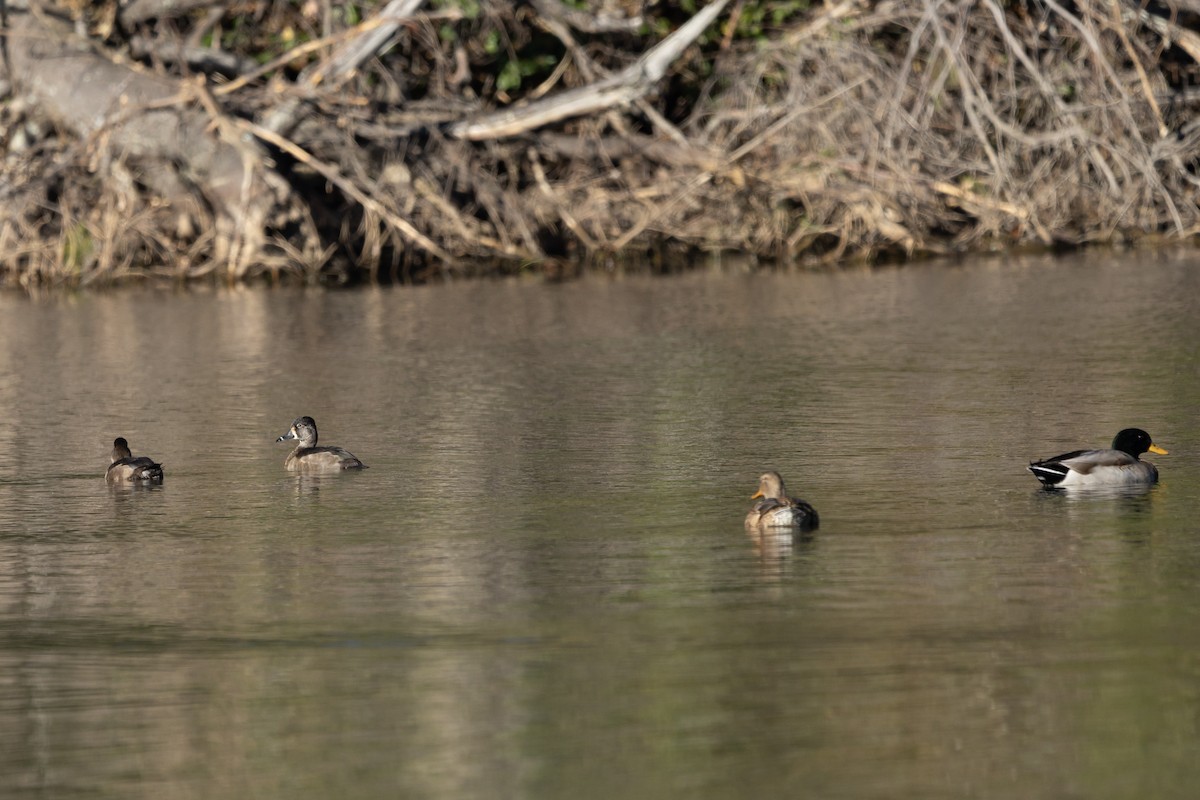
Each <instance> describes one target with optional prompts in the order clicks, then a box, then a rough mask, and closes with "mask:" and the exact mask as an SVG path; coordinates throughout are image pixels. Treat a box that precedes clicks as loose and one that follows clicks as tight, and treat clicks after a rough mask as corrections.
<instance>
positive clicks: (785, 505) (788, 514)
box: [746, 472, 820, 530]
mask: <svg viewBox="0 0 1200 800" xmlns="http://www.w3.org/2000/svg"><path fill="white" fill-rule="evenodd" d="M759 498H761V499H759ZM750 499H751V500H758V502H757V503H755V504H754V505H753V506H752V507H751V508H750V511H749V513H747V514H746V527H748V528H784V527H794V528H800V529H802V530H812V529H813V528H815V527H817V525H818V524H819V523H820V517H818V516H817V510H816V509H815V508H813V507H812V506H810V505H809V504H808V503H806V502H804V501H803V500H800V499H798V498H795V497H788V495H787V488H786V487H785V486H784V485H783V478H782V477H781V476H780V475H779V473H778V472H764V473H763V474H762V475H760V476H758V491H757V492H755V493H754V494H753V495H751V497H750Z"/></svg>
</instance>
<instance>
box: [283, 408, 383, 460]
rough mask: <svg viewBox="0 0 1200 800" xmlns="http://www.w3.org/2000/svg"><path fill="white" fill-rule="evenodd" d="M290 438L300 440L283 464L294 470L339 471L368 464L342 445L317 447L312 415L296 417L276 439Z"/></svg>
mask: <svg viewBox="0 0 1200 800" xmlns="http://www.w3.org/2000/svg"><path fill="white" fill-rule="evenodd" d="M289 439H297V440H299V444H297V445H296V449H295V450H293V451H292V452H291V453H288V457H287V458H286V459H285V460H284V462H283V466H284V467H285V468H286V469H289V470H291V471H292V472H338V471H339V470H343V469H365V468H366V466H367V465H366V464H364V463H362V462H361V461H359V460H358V459H357V458H355V457H354V455H353V454H352V453H350V452H348V451H346V450H343V449H342V448H340V447H317V423H316V422H315V421H314V420H313V418H312V417H296V420H295V421H294V422H293V423H292V427H291V428H289V429H288V432H287V433H285V434H283V435H282V436H280V437H279V438H278V439H276V440H275V441H276V442H285V441H287V440H289Z"/></svg>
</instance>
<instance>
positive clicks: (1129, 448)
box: [1029, 428, 1167, 489]
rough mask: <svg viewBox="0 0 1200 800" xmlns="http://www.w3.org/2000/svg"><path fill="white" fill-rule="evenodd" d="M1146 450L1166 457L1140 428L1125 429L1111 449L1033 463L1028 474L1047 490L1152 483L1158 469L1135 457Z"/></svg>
mask: <svg viewBox="0 0 1200 800" xmlns="http://www.w3.org/2000/svg"><path fill="white" fill-rule="evenodd" d="M1147 451H1149V452H1151V453H1158V454H1159V455H1163V456H1165V455H1166V454H1167V451H1166V450H1164V449H1162V448H1161V447H1159V446H1158V445H1156V444H1154V442H1153V441H1151V440H1150V434H1148V433H1146V432H1145V431H1144V430H1142V429H1141V428H1126V429H1125V430H1123V431H1121V432H1120V433H1118V434H1117V436H1116V438H1115V439H1113V443H1112V447H1111V448H1110V449H1107V450H1074V451H1072V452H1070V453H1063V454H1062V455H1061V456H1054V457H1053V458H1047V459H1045V460H1043V461H1033V462H1030V464H1029V471H1030V472H1032V473H1033V475H1034V477H1035V478H1037V479H1038V480H1039V481H1041V482H1042V485H1043V486H1045V487H1046V488H1047V489H1065V488H1069V487H1073V486H1079V487H1088V486H1136V485H1144V484H1151V483H1154V482H1155V481H1157V480H1158V469H1157V468H1155V466H1154V465H1153V464H1151V463H1150V462H1149V461H1142V460H1141V459H1139V458H1138V456H1140V455H1141V454H1142V453H1145V452H1147Z"/></svg>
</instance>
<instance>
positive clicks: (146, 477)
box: [104, 436, 163, 483]
mask: <svg viewBox="0 0 1200 800" xmlns="http://www.w3.org/2000/svg"><path fill="white" fill-rule="evenodd" d="M162 479H163V468H162V464H158V463H156V462H155V461H153V460H151V459H149V458H146V457H145V456H139V457H137V458H134V457H133V453H131V452H129V442H127V441H125V438H124V437H121V436H118V437H117V438H116V439H114V440H113V449H112V463H111V464H109V465H108V469H107V470H105V472H104V480H106V481H108V482H109V483H162Z"/></svg>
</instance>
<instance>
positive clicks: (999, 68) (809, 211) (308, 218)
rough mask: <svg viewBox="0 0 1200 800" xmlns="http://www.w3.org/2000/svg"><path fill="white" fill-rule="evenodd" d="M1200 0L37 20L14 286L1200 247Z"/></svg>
mask: <svg viewBox="0 0 1200 800" xmlns="http://www.w3.org/2000/svg"><path fill="white" fill-rule="evenodd" d="M1175 3H1176V5H1174V6H1172V7H1165V6H1164V7H1162V8H1159V7H1157V6H1152V5H1151V6H1147V5H1144V4H1141V3H1137V2H1130V1H1129V0H1110V2H1108V3H1103V4H1101V3H1093V2H1077V3H1073V4H1068V3H1060V2H1056V1H1055V0H1024V1H1023V2H1022V1H1021V0H1013V1H1012V2H1002V1H1001V0H943V1H941V2H939V0H891V1H888V0H884V2H874V3H872V2H866V1H865V0H842V2H836V0H830V2H829V3H827V4H825V5H813V6H811V7H810V6H808V5H807V4H805V3H798V2H793V1H786V2H785V0H762V1H761V2H755V0H738V1H737V2H733V3H729V2H728V0H717V2H714V3H712V4H710V6H709V7H707V8H706V9H704V10H703V11H702V12H701V15H703V14H706V13H707V14H710V15H711V18H712V19H714V20H715V22H712V23H711V24H709V18H701V19H695V18H693V17H692V15H691V14H688V13H684V12H683V11H680V10H678V9H677V8H667V7H666V5H665V4H660V5H655V6H651V7H650V8H648V9H640V8H634V9H630V8H628V7H627V5H628V4H626V5H624V6H623V5H620V4H611V3H605V2H599V0H597V2H593V3H589V4H587V7H586V8H582V9H581V8H579V7H576V6H567V5H564V4H562V3H561V2H560V1H559V0H531V1H530V2H525V3H517V4H509V3H500V2H495V0H457V2H455V1H454V0H445V1H444V2H441V3H429V4H424V3H422V2H420V0H392V2H387V3H383V2H376V3H359V4H333V3H331V2H330V0H306V2H303V3H291V2H282V0H246V2H241V3H236V4H229V3H216V2H208V1H206V0H134V2H128V3H125V4H123V5H120V6H118V4H117V3H116V2H115V0H107V2H103V3H81V2H75V3H73V4H72V3H67V2H66V0H63V5H61V6H52V5H50V4H49V3H48V2H40V3H39V2H36V0H26V1H25V2H19V1H18V0H9V1H8V2H7V3H6V4H5V5H6V14H5V16H4V18H3V19H2V20H0V23H2V24H3V26H4V27H3V33H4V37H3V39H2V40H0V41H2V42H3V45H4V49H3V56H4V80H3V82H0V91H5V92H6V99H5V100H4V102H3V103H2V104H0V123H2V124H0V155H2V157H3V162H2V164H0V175H2V178H0V281H4V282H10V283H11V282H19V283H21V284H23V285H34V284H45V283H72V284H75V283H90V282H93V281H96V280H112V279H117V278H121V277H124V276H129V275H147V274H151V275H169V276H176V277H185V278H194V277H198V276H203V275H210V274H217V275H221V276H224V277H226V278H228V279H232V280H241V279H247V278H251V277H254V276H257V275H263V274H271V275H289V274H295V275H299V276H303V277H304V278H306V279H309V280H355V279H365V278H369V279H399V280H420V279H423V278H425V277H427V276H429V275H431V274H441V273H446V272H452V273H455V274H485V273H490V272H495V271H517V270H526V269H539V270H543V271H546V272H547V273H548V274H558V273H560V272H561V271H563V270H571V269H575V268H576V267H577V266H578V265H581V264H587V263H596V262H600V263H612V262H613V261H615V260H619V261H621V262H622V263H628V264H651V265H659V264H662V263H664V259H672V258H674V257H675V256H686V255H688V254H690V253H694V252H697V251H706V250H717V249H729V250H737V251H744V252H748V253H752V254H756V255H759V256H763V257H767V258H773V259H774V258H778V259H788V260H802V261H808V260H824V261H828V260H834V259H838V258H842V257H846V256H856V257H866V258H872V257H878V256H880V255H895V256H900V257H903V256H905V255H909V254H912V253H914V252H945V251H954V250H965V249H969V248H979V247H989V248H990V247H997V246H1010V245H1020V244H1026V243H1028V244H1040V245H1053V244H1081V243H1086V242H1096V241H1113V240H1127V239H1132V238H1138V237H1143V236H1147V235H1157V236H1162V237H1168V238H1184V237H1189V236H1192V235H1193V234H1194V233H1195V232H1196V230H1197V226H1198V223H1200V202H1198V201H1200V193H1198V188H1200V183H1198V171H1197V167H1198V160H1197V156H1198V154H1200V148H1198V147H1197V145H1198V144H1200V123H1198V122H1197V115H1196V111H1197V106H1198V104H1200V95H1198V94H1197V92H1196V90H1195V89H1194V88H1193V87H1195V86H1196V84H1197V83H1198V81H1197V78H1198V77H1200V71H1198V69H1197V62H1198V61H1200V36H1198V35H1197V34H1196V33H1195V32H1193V28H1195V26H1196V24H1197V22H1198V21H1200V1H1198V0H1175ZM634 5H637V4H634ZM610 6H611V7H610ZM689 18H693V23H692V25H691V27H690V28H689V26H688V25H687V24H685V23H687V21H688V20H689Z"/></svg>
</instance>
